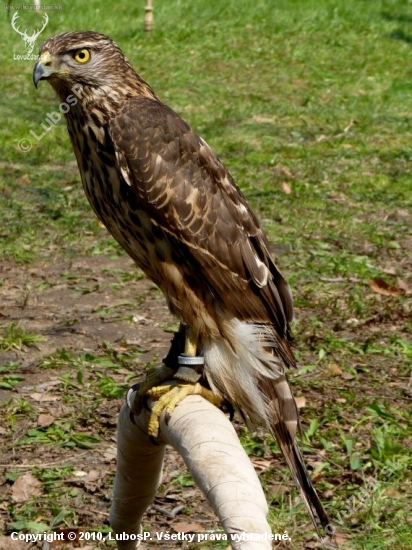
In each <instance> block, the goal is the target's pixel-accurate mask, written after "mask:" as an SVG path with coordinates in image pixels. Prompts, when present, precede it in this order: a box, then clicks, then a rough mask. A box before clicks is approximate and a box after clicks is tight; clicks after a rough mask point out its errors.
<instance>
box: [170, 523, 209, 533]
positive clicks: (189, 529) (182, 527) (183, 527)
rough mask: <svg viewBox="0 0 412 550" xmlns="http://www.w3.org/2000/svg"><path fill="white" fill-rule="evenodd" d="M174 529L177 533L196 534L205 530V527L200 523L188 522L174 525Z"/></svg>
mask: <svg viewBox="0 0 412 550" xmlns="http://www.w3.org/2000/svg"><path fill="white" fill-rule="evenodd" d="M172 527H173V529H174V530H175V531H176V533H196V532H197V531H204V530H205V526H204V525H200V523H193V522H192V523H188V522H186V521H178V522H176V523H172Z"/></svg>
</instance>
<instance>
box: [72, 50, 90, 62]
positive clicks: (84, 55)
mask: <svg viewBox="0 0 412 550" xmlns="http://www.w3.org/2000/svg"><path fill="white" fill-rule="evenodd" d="M74 59H75V60H76V61H77V62H78V63H87V62H88V61H89V59H90V52H89V50H86V48H84V49H83V50H77V52H76V53H75V54H74Z"/></svg>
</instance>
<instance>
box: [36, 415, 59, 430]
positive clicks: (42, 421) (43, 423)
mask: <svg viewBox="0 0 412 550" xmlns="http://www.w3.org/2000/svg"><path fill="white" fill-rule="evenodd" d="M54 420H55V418H54V416H52V415H51V414H39V417H38V419H37V425H38V426H40V428H47V427H48V426H51V425H52V424H53V422H54Z"/></svg>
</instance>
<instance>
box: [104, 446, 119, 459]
mask: <svg viewBox="0 0 412 550" xmlns="http://www.w3.org/2000/svg"><path fill="white" fill-rule="evenodd" d="M116 456H117V447H116V445H113V446H111V447H108V448H107V449H106V450H105V451H104V453H103V459H104V461H105V462H112V460H116Z"/></svg>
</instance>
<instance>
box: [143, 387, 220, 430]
mask: <svg viewBox="0 0 412 550" xmlns="http://www.w3.org/2000/svg"><path fill="white" fill-rule="evenodd" d="M147 395H148V396H149V397H151V398H152V399H157V401H156V403H155V404H154V405H153V408H152V412H151V414H150V419H149V426H148V433H149V435H151V436H152V437H157V435H158V433H159V423H160V416H161V414H162V412H163V411H165V412H166V414H169V415H170V414H172V412H173V410H174V408H175V407H176V405H178V404H179V403H180V401H183V399H184V398H185V397H187V396H188V395H201V396H202V397H203V398H204V399H207V400H208V401H210V402H211V403H212V404H213V405H215V406H216V407H220V406H221V405H222V403H223V399H222V398H221V397H219V396H218V395H215V394H214V393H213V392H212V391H211V390H208V389H207V388H205V387H203V386H202V385H201V384H199V382H195V383H190V382H184V383H182V382H181V381H179V380H173V383H172V384H170V385H169V384H167V385H165V386H158V387H157V388H152V389H151V390H149V391H148V392H147Z"/></svg>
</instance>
